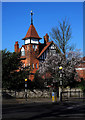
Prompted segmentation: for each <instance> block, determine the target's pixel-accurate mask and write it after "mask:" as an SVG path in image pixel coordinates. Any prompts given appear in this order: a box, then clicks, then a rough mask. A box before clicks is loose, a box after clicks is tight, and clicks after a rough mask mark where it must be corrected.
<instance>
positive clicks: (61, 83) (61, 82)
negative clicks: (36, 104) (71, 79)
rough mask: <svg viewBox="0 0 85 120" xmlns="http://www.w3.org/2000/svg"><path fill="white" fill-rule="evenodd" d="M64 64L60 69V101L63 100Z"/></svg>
mask: <svg viewBox="0 0 85 120" xmlns="http://www.w3.org/2000/svg"><path fill="white" fill-rule="evenodd" d="M62 68H63V67H62V66H60V67H59V70H60V87H59V101H62V85H63V81H62V73H61V72H62Z"/></svg>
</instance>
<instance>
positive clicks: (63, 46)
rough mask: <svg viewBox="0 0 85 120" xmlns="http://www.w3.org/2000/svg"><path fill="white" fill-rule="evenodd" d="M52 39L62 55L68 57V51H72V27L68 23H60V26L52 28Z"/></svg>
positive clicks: (64, 21)
mask: <svg viewBox="0 0 85 120" xmlns="http://www.w3.org/2000/svg"><path fill="white" fill-rule="evenodd" d="M50 35H51V39H52V40H53V41H55V42H56V44H57V46H58V48H59V49H60V51H61V53H63V54H64V55H66V51H67V50H68V49H72V46H70V45H69V42H70V39H71V37H72V31H71V25H70V24H68V21H66V19H65V20H63V21H62V22H59V26H58V27H55V28H52V32H50Z"/></svg>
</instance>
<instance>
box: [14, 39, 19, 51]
mask: <svg viewBox="0 0 85 120" xmlns="http://www.w3.org/2000/svg"><path fill="white" fill-rule="evenodd" d="M14 48H15V52H19V44H18V41H16V42H15V45H14Z"/></svg>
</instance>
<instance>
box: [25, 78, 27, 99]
mask: <svg viewBox="0 0 85 120" xmlns="http://www.w3.org/2000/svg"><path fill="white" fill-rule="evenodd" d="M25 99H26V101H27V79H25Z"/></svg>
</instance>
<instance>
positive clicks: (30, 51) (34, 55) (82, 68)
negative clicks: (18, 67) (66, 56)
mask: <svg viewBox="0 0 85 120" xmlns="http://www.w3.org/2000/svg"><path fill="white" fill-rule="evenodd" d="M32 17H33V13H31V25H30V27H29V29H28V31H27V33H26V36H25V37H24V38H23V39H22V40H23V41H24V45H22V47H21V48H19V44H18V41H17V42H15V45H14V47H15V52H21V58H22V62H23V63H24V66H23V67H25V66H30V67H31V72H30V75H29V79H30V80H31V81H32V80H33V79H34V74H35V72H36V71H37V70H38V69H39V63H40V62H42V61H44V60H45V58H46V55H47V53H48V52H49V51H51V52H53V53H55V52H57V51H56V46H55V44H54V43H53V41H51V42H49V36H48V34H46V35H45V36H44V43H40V42H39V40H40V39H42V38H41V37H39V35H38V33H37V31H36V29H35V27H34V25H33V18H32ZM57 49H58V48H57ZM76 71H77V72H78V74H79V76H80V78H84V79H85V57H84V58H83V61H82V63H81V64H80V65H79V66H78V67H77V68H76Z"/></svg>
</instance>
